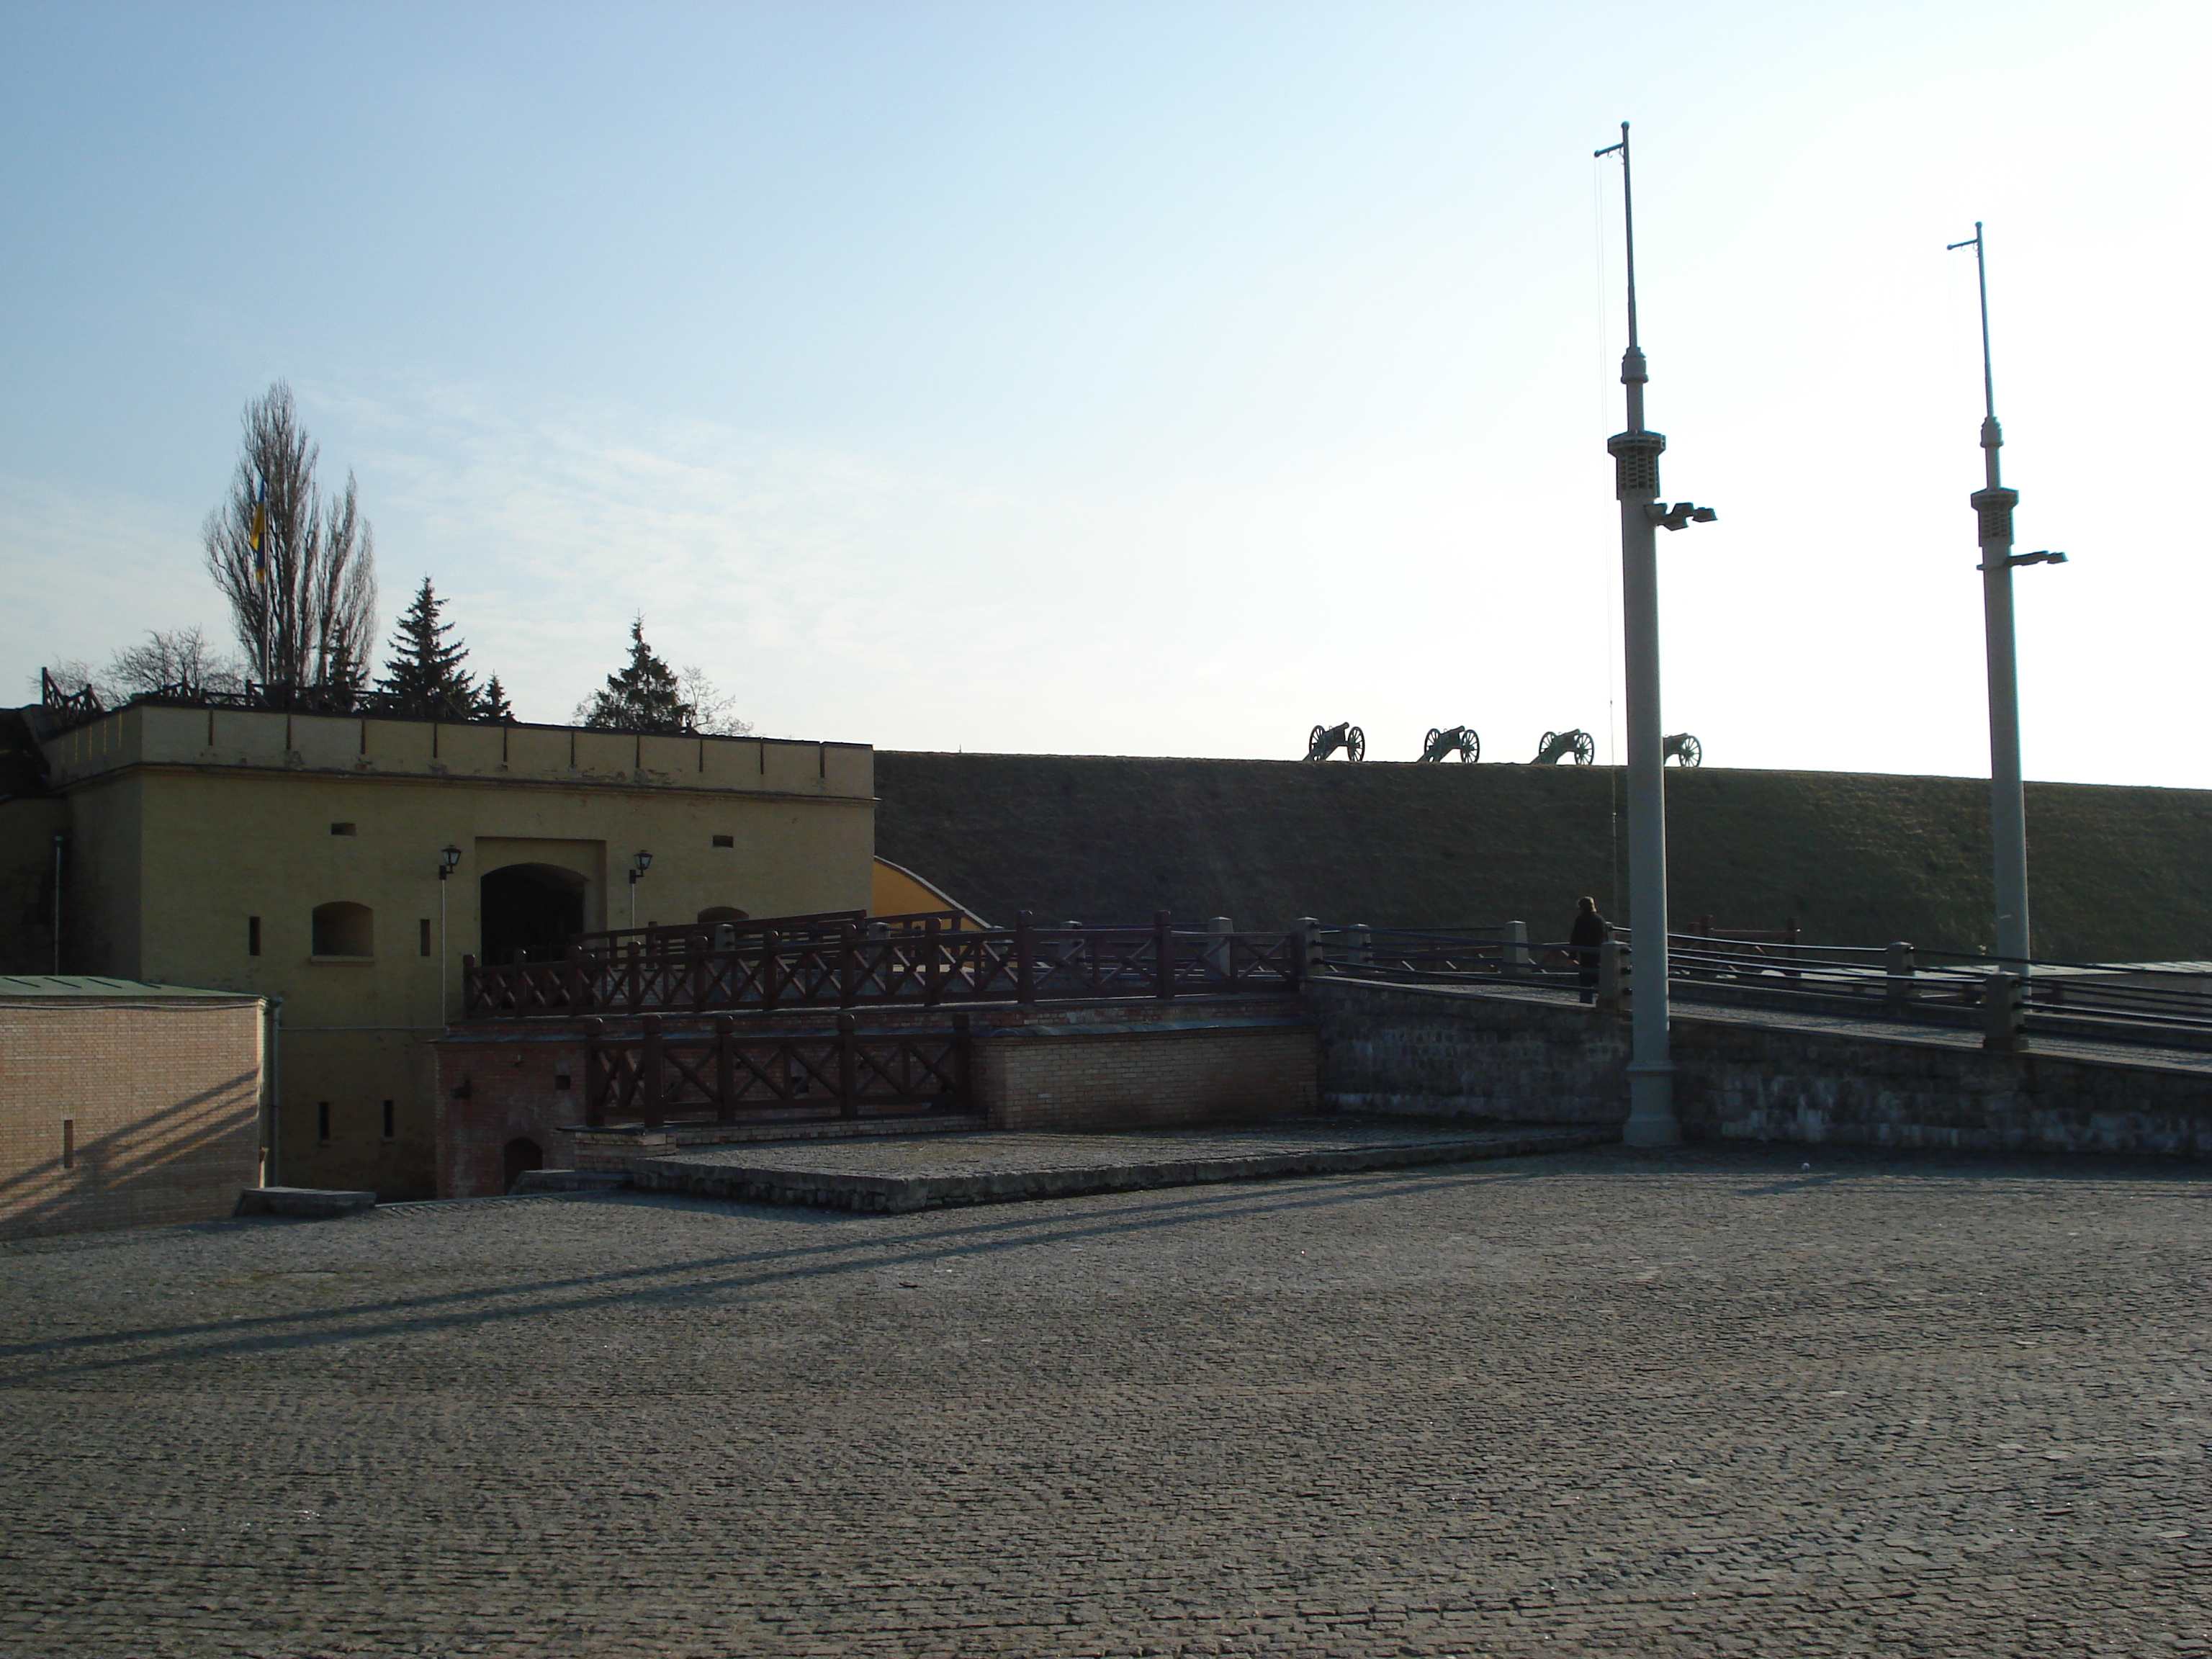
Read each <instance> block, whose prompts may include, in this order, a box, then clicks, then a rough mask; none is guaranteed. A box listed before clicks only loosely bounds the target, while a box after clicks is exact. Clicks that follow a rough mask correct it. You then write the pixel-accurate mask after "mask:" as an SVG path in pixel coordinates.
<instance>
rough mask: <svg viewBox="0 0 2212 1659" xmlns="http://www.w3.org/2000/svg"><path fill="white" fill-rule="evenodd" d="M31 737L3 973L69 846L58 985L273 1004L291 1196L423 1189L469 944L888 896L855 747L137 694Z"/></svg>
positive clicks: (38, 948)
mask: <svg viewBox="0 0 2212 1659" xmlns="http://www.w3.org/2000/svg"><path fill="white" fill-rule="evenodd" d="M40 750H42V751H43V754H44V757H45V759H46V763H47V765H48V767H49V769H50V771H49V776H48V778H47V780H46V793H44V794H43V795H36V796H30V797H26V798H19V799H10V800H0V887H5V888H6V889H7V890H9V891H10V892H12V893H16V894H21V895H24V896H26V902H22V903H20V904H16V905H14V906H12V907H11V908H10V909H9V912H8V913H7V914H6V915H4V916H0V972H5V971H16V972H51V971H56V964H55V963H54V962H53V961H52V945H51V943H50V940H51V937H52V935H51V933H50V932H49V931H48V928H49V924H48V922H47V921H46V905H47V904H48V903H49V902H50V901H51V897H52V881H51V878H47V879H46V881H45V882H44V883H43V884H42V882H41V879H40V878H41V873H42V872H44V871H46V869H47V868H48V867H49V866H51V864H52V860H53V859H54V856H55V854H54V848H53V838H54V836H55V834H57V833H61V834H64V835H65V836H67V840H66V842H65V843H64V846H63V848H62V849H61V862H60V868H61V872H62V878H61V882H60V893H59V896H60V901H61V903H60V918H61V927H60V939H61V950H60V957H61V961H60V964H59V969H58V971H62V972H66V973H76V974H106V975H117V976H120V977H125V978H131V979H141V980H152V981H164V982H167V983H171V984H179V985H192V986H201V987H210V988H215V989H221V990H228V991H240V992H246V993H250V994H254V995H258V996H263V997H267V998H270V999H271V1000H272V1002H273V1003H274V1004H275V1005H276V1012H274V1014H273V1016H272V1026H273V1029H272V1030H271V1032H270V1045H271V1048H272V1066H271V1072H272V1074H273V1079H274V1080H273V1083H272V1085H271V1092H272V1093H273V1095H274V1096H275V1107H274V1110H273V1113H272V1119H273V1129H274V1138H275V1143H276V1146H275V1170H274V1174H273V1175H272V1176H271V1178H272V1180H281V1181H282V1182H284V1183H286V1184H289V1185H295V1186H309V1187H351V1188H374V1189H375V1190H376V1191H378V1192H379V1193H380V1194H385V1195H386V1196H387V1197H391V1196H397V1195H399V1194H427V1193H428V1192H429V1191H430V1190H431V1188H432V1186H433V1183H434V1179H435V1178H434V1176H433V1173H432V1172H433V1169H434V1146H433V1136H434V1133H435V1121H436V1111H435V1101H434V1098H433V1095H434V1089H435V1084H434V1079H435V1066H434V1065H433V1062H432V1060H431V1057H430V1054H429V1050H428V1047H427V1041H428V1038H430V1037H432V1036H435V1035H436V1034H437V1033H438V1032H439V1031H440V1030H442V1029H443V1028H444V1026H445V1024H446V1023H447V1020H448V1019H450V1018H453V1017H454V1016H455V1015H456V1014H457V1013H458V1012H459V999H460V992H461V973H460V966H461V957H463V956H464V955H465V954H473V955H476V956H478V957H481V958H483V959H485V960H495V961H507V960H512V959H513V956H514V953H515V952H516V951H524V952H526V953H527V954H528V956H529V957H531V958H532V959H542V958H544V957H553V956H557V955H559V954H560V953H561V951H562V947H563V945H564V944H565V942H566V940H567V939H568V935H570V934H572V933H578V932H591V931H598V930H601V929H607V928H622V927H629V926H631V925H632V924H633V922H635V925H637V926H645V925H647V924H649V923H653V922H674V921H695V920H702V919H703V920H710V921H711V920H732V919H736V918H737V917H740V916H744V915H793V914H799V913H806V912H818V911H824V910H838V909H851V910H864V909H867V908H871V902H872V897H873V892H872V889H873V885H874V871H873V850H874V821H875V819H874V807H875V802H874V754H873V751H872V750H871V749H870V748H869V747H868V746H867V745H866V744H838V743H798V742H786V741H780V740H775V739H765V738H719V737H682V738H677V737H653V736H641V735H637V734H634V733H627V732H621V733H617V732H597V731H587V730H580V729H573V728H570V727H567V726H520V725H506V726H486V725H453V724H446V723H442V722H437V721H431V720H392V719H383V718H357V717H353V716H343V717H340V716H333V715H311V714H273V713H265V712H260V711H246V710H231V709H210V708H197V707H186V706H176V705H169V704H164V703H159V702H143V701H142V702H134V703H132V704H131V705H130V706H128V707H126V708H122V709H119V710H117V711H116V712H114V713H112V714H106V715H105V716H103V717H101V718H100V719H98V720H93V721H91V722H90V723H88V724H85V725H82V726H76V727H75V728H74V729H71V730H69V731H65V732H59V733H58V734H55V735H50V736H46V737H44V738H41V740H40ZM640 854H647V855H649V864H647V865H646V866H645V867H644V868H643V869H642V871H640V868H639V866H640V863H641V860H640V858H639V855H640ZM449 864H450V865H451V866H452V873H451V875H450V876H449V877H444V876H441V871H443V870H445V869H446V868H447V866H448V865H449ZM42 895H43V896H42Z"/></svg>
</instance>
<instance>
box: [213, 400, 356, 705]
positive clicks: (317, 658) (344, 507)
mask: <svg viewBox="0 0 2212 1659" xmlns="http://www.w3.org/2000/svg"><path fill="white" fill-rule="evenodd" d="M244 425H245V428H246V441H245V445H244V449H243V453H241V454H240V456H239V459H238V471H237V472H236V473H235V474H234V476H233V477H232V479H231V483H230V491H229V494H228V497H227V498H226V499H225V500H224V501H223V504H222V506H221V507H217V508H216V510H215V511H214V512H212V513H209V514H208V519H207V524H206V525H205V526H204V528H203V530H202V532H201V536H202V539H203V541H204V544H205V546H206V549H207V565H208V574H210V575H211V576H213V577H214V578H215V582H216V586H217V587H220V588H221V589H222V594H223V597H224V598H225V599H228V600H229V601H230V615H231V622H232V625H233V626H234V628H235V629H237V630H238V642H239V644H240V647H243V648H244V650H245V652H246V667H247V670H248V671H249V672H250V673H252V675H253V676H254V677H255V678H258V679H260V680H261V681H262V682H264V684H285V685H300V686H310V685H312V686H331V687H340V688H343V689H346V690H353V689H356V688H358V687H359V686H360V684H362V681H363V680H364V679H365V678H367V677H368V653H369V649H370V644H371V640H372V638H373V635H374V629H375V626H376V544H375V538H374V535H373V534H372V532H370V529H369V526H368V520H366V519H364V518H362V516H361V509H360V503H359V501H357V499H356V490H355V488H354V480H353V475H352V474H351V473H348V474H347V475H346V485H345V494H344V495H343V497H341V498H339V499H337V500H335V501H325V499H324V497H323V495H322V492H321V490H320V489H319V488H318V487H317V485H316V483H315V463H316V460H317V459H318V458H319V453H320V452H319V449H318V448H317V447H316V446H315V444H314V443H313V441H310V440H309V438H308V437H307V434H306V433H305V432H302V431H301V429H300V418H299V410H298V407H297V405H296V404H295V403H294V402H293V398H292V388H291V387H290V386H287V385H286V384H285V383H284V382H283V381H282V380H279V381H277V382H276V385H274V386H270V388H269V390H268V392H266V393H264V395H263V396H261V397H259V398H255V399H254V400H253V401H252V403H250V404H246V415H245V420H244ZM257 531H258V532H259V540H260V546H259V550H258V551H257V550H256V548H255V538H256V532H257Z"/></svg>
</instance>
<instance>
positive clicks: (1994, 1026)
mask: <svg viewBox="0 0 2212 1659" xmlns="http://www.w3.org/2000/svg"><path fill="white" fill-rule="evenodd" d="M1982 1022H1983V1023H1982V1047H1983V1048H1987V1049H1990V1050H1991V1051H1992V1052H1994V1053H1996V1054H2026V1053H2027V975H2024V974H2008V973H2002V972H2000V973H1995V974H1991V975H1990V976H1989V977H1988V978H1987V979H1985V980H1984V981H1982Z"/></svg>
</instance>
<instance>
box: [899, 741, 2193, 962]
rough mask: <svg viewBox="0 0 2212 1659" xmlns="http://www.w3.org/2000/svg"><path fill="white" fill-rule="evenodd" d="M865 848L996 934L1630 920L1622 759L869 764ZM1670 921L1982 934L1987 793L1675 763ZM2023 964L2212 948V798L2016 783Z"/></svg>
mask: <svg viewBox="0 0 2212 1659" xmlns="http://www.w3.org/2000/svg"><path fill="white" fill-rule="evenodd" d="M876 778H877V792H878V795H879V796H880V797H881V799H882V806H881V808H880V809H879V811H878V818H877V850H878V852H880V853H881V854H883V856H884V857H885V858H887V859H890V860H895V861H896V862H897V863H900V864H902V865H905V866H908V868H910V869H913V870H915V871H918V872H921V874H923V875H925V876H927V878H929V879H930V880H932V881H933V882H936V883H937V884H939V885H940V886H942V887H943V888H944V889H945V890H946V891H948V892H950V893H951V894H953V895H954V896H957V898H959V899H960V900H961V901H962V902H963V903H966V904H969V905H970V906H972V907H974V908H975V909H976V910H978V911H979V912H981V914H982V915H985V916H987V917H988V918H990V919H991V920H992V921H998V922H1006V921H1012V918H1013V915H1014V913H1015V912H1016V911H1017V910H1021V909H1030V910H1033V911H1035V912H1036V915H1037V917H1038V919H1039V920H1040V921H1061V920H1065V919H1075V920H1079V921H1091V922H1105V921H1142V920H1146V919H1148V918H1149V917H1150V916H1151V915H1152V911H1153V910H1155V909H1168V910H1171V911H1173V912H1174V913H1175V914H1176V915H1177V916H1178V917H1182V918H1191V917H1199V916H1207V915H1227V916H1232V917H1234V918H1236V919H1237V921H1239V922H1241V923H1243V924H1245V925H1248V926H1250V927H1282V926H1284V925H1286V924H1287V923H1288V922H1290V921H1291V920H1292V919H1293V918H1295V917H1297V916H1300V915H1315V916H1319V917H1321V918H1322V919H1323V920H1324V921H1330V922H1335V923H1343V922H1352V921H1366V922H1372V923H1376V924H1377V925H1399V926H1412V925H1419V924H1423V923H1426V924H1430V925H1443V926H1464V925H1473V924H1481V923H1492V922H1502V921H1510V920H1514V919H1519V920H1522V921H1526V922H1528V926H1529V929H1530V932H1531V934H1532V936H1534V937H1537V938H1556V937H1559V936H1561V935H1562V934H1563V933H1565V928H1566V925H1567V921H1568V919H1569V917H1570V916H1571V915H1572V913H1573V910H1574V902H1575V900H1576V898H1577V896H1579V895H1581V894H1583V893H1590V894H1594V895H1595V896H1596V897H1597V899H1598V902H1599V903H1600V905H1601V906H1602V907H1603V908H1605V909H1606V910H1607V914H1608V915H1613V916H1614V917H1616V918H1617V919H1620V920H1623V921H1626V920H1628V917H1627V915H1626V910H1627V906H1626V902H1625V890H1626V872H1625V859H1626V849H1625V836H1626V823H1625V822H1624V821H1622V820H1620V818H1619V817H1617V815H1616V814H1617V809H1618V808H1619V806H1620V794H1621V790H1622V786H1623V782H1624V780H1623V779H1622V777H1621V775H1620V773H1618V772H1617V771H1616V770H1615V769H1613V768H1610V767H1569V766H1559V767H1535V766H1506V765H1487V766H1483V765H1478V766H1463V765H1460V764H1458V763H1445V764H1443V765H1440V766H1415V765H1410V764H1404V763H1376V762H1370V763H1366V764H1364V765H1358V766H1352V765H1346V764H1342V763H1331V764H1323V765H1318V766H1310V765H1307V764H1305V763H1302V762H1297V761H1237V760H1170V759H1146V758H1141V757H1115V756H1077V755H940V754H909V753H898V752H882V753H878V756H877V757H876ZM1667 784H1668V840H1669V843H1670V862H1671V866H1672V867H1671V872H1670V874H1671V886H1670V891H1669V897H1670V902H1671V903H1672V905H1673V908H1674V919H1675V925H1676V927H1678V928H1680V927H1684V926H1686V925H1687V924H1690V923H1693V922H1694V921H1695V920H1696V918H1698V917H1699V916H1700V915H1708V914H1709V915H1711V916H1712V917H1713V919H1714V921H1715V922H1716V923H1717V925H1718V926H1721V927H1780V926H1782V925H1783V924H1784V922H1785V921H1787V920H1788V919H1789V918H1790V917H1791V916H1793V915H1794V916H1796V917H1797V918H1799V920H1800V921H1801V923H1802V926H1803V927H1804V929H1805V935H1806V937H1807V939H1810V940H1816V941H1820V942H1824V943H1834V944H1881V943H1883V942H1885V941H1887V940H1889V939H1911V940H1912V941H1914V942H1915V943H1916V944H1919V945H1926V946H1930V947H1942V948H1949V949H1964V950H1972V949H1973V948H1974V947H1975V946H1976V945H1984V944H1986V943H1988V942H1989V941H1990V921H1989V917H1990V908H1991V907H1990V874H1989V791H1988V786H1987V785H1986V784H1984V783H1982V782H1980V781H1977V780H1974V779H1968V778H1925V777H1898V776H1890V775H1880V774H1861V773H1840V772H1753V771H1737V770H1724V769H1720V768H1717V767H1709V768H1705V769H1700V770H1698V771H1692V772H1677V771H1672V770H1670V771H1669V772H1668V776H1667ZM2027 809H2028V842H2029V846H2028V861H2029V868H2030V872H2031V876H2032V879H2033V905H2034V924H2035V939H2036V949H2037V953H2038V954H2039V955H2042V956H2047V957H2105V958H2110V959H2120V960H2146V959H2172V958H2191V959H2197V958H2203V957H2212V792H2208V791H2202V790H2185V789H2153V788H2138V787H2104V786H2095V785H2086V784H2049V783H2045V784H2030V785H2029V786H2028V797H2027Z"/></svg>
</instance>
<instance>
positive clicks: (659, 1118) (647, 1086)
mask: <svg viewBox="0 0 2212 1659" xmlns="http://www.w3.org/2000/svg"><path fill="white" fill-rule="evenodd" d="M637 1027H638V1030H639V1031H640V1032H641V1033H642V1035H643V1037H644V1042H643V1043H642V1045H641V1048H642V1052H641V1054H640V1055H639V1058H638V1092H639V1093H640V1094H641V1096H642V1097H643V1098H642V1099H641V1100H640V1101H639V1103H638V1104H639V1105H640V1107H641V1108H642V1109H643V1112H644V1115H645V1127H647V1128H648V1129H658V1128H659V1127H661V1126H662V1125H663V1124H665V1122H667V1121H668V1111H667V1102H666V1100H665V1097H663V1095H662V1093H661V1088H662V1084H661V1080H660V1016H659V1015H658V1014H647V1015H646V1016H645V1017H644V1018H642V1019H641V1020H639V1021H638V1023H637Z"/></svg>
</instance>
